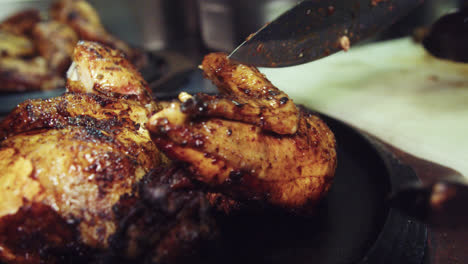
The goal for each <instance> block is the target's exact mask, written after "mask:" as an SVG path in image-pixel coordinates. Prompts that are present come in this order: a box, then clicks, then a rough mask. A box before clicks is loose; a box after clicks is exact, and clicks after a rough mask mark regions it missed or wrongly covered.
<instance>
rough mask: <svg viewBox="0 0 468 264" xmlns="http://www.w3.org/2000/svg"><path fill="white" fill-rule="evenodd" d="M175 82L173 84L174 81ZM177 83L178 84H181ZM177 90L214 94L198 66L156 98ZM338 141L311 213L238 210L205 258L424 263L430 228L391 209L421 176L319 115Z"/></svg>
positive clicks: (293, 263) (323, 263) (159, 90)
mask: <svg viewBox="0 0 468 264" xmlns="http://www.w3.org/2000/svg"><path fill="white" fill-rule="evenodd" d="M176 84H177V85H178V86H176ZM179 84H180V85H179ZM180 91H187V92H189V93H196V92H200V91H207V92H209V93H212V92H214V91H215V89H214V87H213V86H212V85H210V84H209V82H207V81H206V80H203V79H202V75H201V72H200V71H199V70H193V71H191V72H186V73H184V74H182V75H181V76H179V77H178V78H176V79H174V80H173V82H168V83H166V84H165V85H163V86H160V87H157V88H156V89H155V91H154V92H155V95H156V97H157V98H159V99H161V98H175V97H176V96H177V94H178V93H179V92H180ZM323 118H324V120H325V121H326V123H327V124H328V125H329V126H330V128H331V129H332V131H333V132H334V133H335V135H336V138H337V143H338V168H337V171H336V175H335V181H334V183H333V186H332V188H331V190H330V192H329V194H328V195H327V196H326V198H325V199H324V200H323V201H322V202H321V203H320V205H319V207H318V208H317V212H316V215H315V216H314V217H312V218H301V217H292V216H287V215H282V214H279V213H271V214H270V213H269V214H261V215H255V216H253V215H240V216H235V217H231V218H229V220H227V221H225V223H224V224H223V225H222V230H223V234H224V240H223V241H222V242H219V245H218V250H212V251H210V252H209V253H206V254H205V255H204V256H203V259H202V262H204V263H226V264H230V263H244V264H247V263H256V264H259V263H272V264H273V263H278V264H279V263H281V264H284V263H291V264H296V263H297V264H302V263H304V264H306V263H310V264H312V263H314V264H315V263H321V264H345V263H379V264H386V263H388V264H390V263H398V264H400V263H411V264H420V263H422V262H423V260H424V256H425V249H426V243H427V228H426V226H425V225H424V224H422V223H420V222H418V221H416V220H414V219H411V218H410V217H407V216H405V215H403V214H402V213H399V212H398V211H397V210H395V209H392V208H390V207H389V206H388V203H387V201H388V197H389V195H390V194H391V192H392V191H395V190H396V189H397V188H398V187H399V186H402V185H405V184H407V183H413V182H416V181H418V178H417V177H416V175H415V173H414V172H413V170H412V169H411V168H409V167H407V166H404V165H402V164H401V163H400V162H399V161H398V160H397V159H396V158H395V157H394V156H393V155H392V154H391V153H390V152H389V151H388V150H387V149H386V148H385V147H384V146H383V145H380V144H379V143H377V142H376V141H374V140H372V139H370V138H368V137H366V136H364V135H362V134H361V133H360V132H358V131H357V130H355V129H353V128H351V127H350V126H348V125H346V124H344V123H342V122H340V121H338V120H336V119H333V118H330V117H326V116H323Z"/></svg>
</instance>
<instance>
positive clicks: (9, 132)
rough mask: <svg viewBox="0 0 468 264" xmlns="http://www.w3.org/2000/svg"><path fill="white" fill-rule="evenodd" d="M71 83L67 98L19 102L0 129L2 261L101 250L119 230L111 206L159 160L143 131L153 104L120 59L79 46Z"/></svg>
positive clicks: (94, 47)
mask: <svg viewBox="0 0 468 264" xmlns="http://www.w3.org/2000/svg"><path fill="white" fill-rule="evenodd" d="M104 69H106V70H104ZM69 76H70V77H69V82H68V88H69V89H68V90H69V92H68V93H66V94H65V95H63V96H60V97H57V98H53V99H49V100H29V101H26V102H24V103H22V104H20V105H19V106H18V107H17V108H16V109H15V110H13V112H12V113H10V115H8V116H7V117H6V118H5V120H3V122H2V123H1V124H0V127H1V132H0V134H1V138H2V141H1V143H0V147H1V149H0V157H1V158H0V166H1V168H2V170H3V174H2V176H1V177H0V189H1V192H0V196H1V199H0V216H1V219H0V255H1V257H2V259H3V260H5V261H8V262H14V263H21V262H23V263H35V262H39V260H40V261H46V262H52V261H54V259H53V256H54V255H53V254H51V253H50V252H49V253H48V254H45V252H48V251H51V252H53V251H57V250H58V251H63V250H65V249H66V248H67V247H73V246H75V247H78V245H83V246H86V247H91V248H98V249H100V248H106V247H107V245H108V238H109V236H110V235H112V234H113V233H114V232H115V230H116V228H117V223H116V220H115V218H114V216H113V211H112V207H113V206H114V205H115V204H116V203H117V202H118V201H119V199H120V197H121V196H123V195H126V194H131V193H132V188H133V185H134V184H135V183H137V182H138V181H139V180H140V179H142V178H143V176H144V175H145V174H146V173H148V172H149V171H150V170H151V169H152V168H155V167H158V166H161V164H162V162H163V161H162V158H161V155H160V153H159V152H158V150H157V149H156V146H155V144H154V143H153V142H152V140H151V138H150V136H149V133H148V131H147V129H146V128H145V124H146V122H147V120H148V116H149V115H150V114H152V113H154V112H156V111H157V110H158V106H157V104H156V103H155V102H154V101H152V99H151V97H150V92H149V90H148V87H147V85H146V82H145V81H144V80H143V79H142V77H141V76H140V75H139V74H138V72H137V71H136V70H135V68H134V67H133V66H132V65H131V64H130V63H129V62H128V61H127V60H126V59H125V58H124V57H123V56H122V55H121V54H120V53H119V52H117V51H115V50H111V49H108V48H105V47H103V46H100V45H97V44H95V43H90V42H80V43H79V44H78V45H77V47H76V49H75V52H74V66H73V67H72V68H71V69H70V72H69ZM42 254H45V257H44V256H42ZM49 257H50V259H49Z"/></svg>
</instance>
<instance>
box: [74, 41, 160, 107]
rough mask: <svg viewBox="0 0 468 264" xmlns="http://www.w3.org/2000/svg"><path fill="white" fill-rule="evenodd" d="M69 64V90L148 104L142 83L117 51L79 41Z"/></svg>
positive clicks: (148, 98)
mask: <svg viewBox="0 0 468 264" xmlns="http://www.w3.org/2000/svg"><path fill="white" fill-rule="evenodd" d="M73 61H74V62H73V63H72V65H71V66H70V69H69V70H68V73H67V75H68V85H67V89H68V90H69V91H71V92H83V93H97V94H103V95H108V96H118V97H123V98H129V97H135V98H136V99H137V100H138V101H140V102H142V103H144V104H148V103H151V102H152V100H153V99H152V97H151V90H150V89H149V87H148V85H146V82H145V80H144V79H143V77H141V75H140V74H139V73H138V71H137V70H136V69H135V67H133V65H132V64H131V63H130V62H129V61H128V60H127V59H125V57H124V56H123V55H122V53H121V52H119V51H117V50H113V49H110V48H108V47H105V46H102V45H100V44H98V43H93V42H82V41H80V42H79V43H78V45H77V46H76V48H75V51H74V55H73Z"/></svg>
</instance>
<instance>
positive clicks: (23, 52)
mask: <svg viewBox="0 0 468 264" xmlns="http://www.w3.org/2000/svg"><path fill="white" fill-rule="evenodd" d="M34 52H35V50H34V43H33V42H32V41H31V40H29V39H28V38H27V37H25V36H23V35H18V34H14V33H11V32H9V31H6V30H3V29H0V58H1V57H25V56H31V55H33V54H34Z"/></svg>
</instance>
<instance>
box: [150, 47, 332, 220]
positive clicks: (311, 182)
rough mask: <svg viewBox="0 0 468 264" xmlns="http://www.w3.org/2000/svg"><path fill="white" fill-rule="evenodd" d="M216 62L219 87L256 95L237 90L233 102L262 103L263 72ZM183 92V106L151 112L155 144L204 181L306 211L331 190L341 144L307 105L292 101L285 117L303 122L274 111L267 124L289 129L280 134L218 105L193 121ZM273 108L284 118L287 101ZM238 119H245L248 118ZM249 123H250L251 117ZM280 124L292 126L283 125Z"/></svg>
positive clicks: (236, 194) (235, 193)
mask: <svg viewBox="0 0 468 264" xmlns="http://www.w3.org/2000/svg"><path fill="white" fill-rule="evenodd" d="M211 56H219V55H211ZM211 56H208V61H211V60H210V58H212V57H211ZM221 60H222V61H224V64H230V63H231V62H229V61H227V60H226V59H225V57H223V58H222V59H221ZM215 61H216V60H215ZM206 62H207V60H205V63H206ZM218 66H219V65H218ZM212 68H213V69H216V68H217V69H218V71H212V70H211V67H208V65H206V64H205V65H204V66H203V69H204V70H205V71H207V72H208V73H207V74H206V75H207V76H208V77H210V78H213V79H214V82H215V83H217V84H218V86H220V87H222V88H221V91H226V90H227V88H225V87H234V88H236V87H242V88H239V89H242V90H244V89H249V90H250V92H249V93H248V94H251V95H253V98H252V102H250V101H249V98H248V97H247V96H242V98H241V99H237V98H236V97H235V96H233V94H228V96H227V98H229V100H235V101H236V102H237V101H240V100H242V102H243V103H244V104H250V105H257V102H258V100H259V99H258V97H256V96H254V95H256V94H262V91H264V88H265V81H264V80H265V79H264V78H265V77H264V76H263V75H261V74H260V73H259V72H258V71H256V70H255V71H252V70H253V68H251V67H246V66H240V65H237V66H236V69H238V70H239V71H242V70H241V69H245V70H246V71H247V72H248V73H246V75H247V76H248V78H235V77H237V76H239V74H240V75H242V74H241V73H238V74H233V73H232V67H228V66H223V67H215V66H213V67H212ZM224 71H227V72H224ZM213 74H214V75H213ZM220 76H221V77H220ZM232 78H234V80H232ZM234 88H233V89H234ZM269 89H271V88H269ZM269 89H268V90H269ZM275 92H277V90H276V89H275ZM180 98H181V100H182V101H185V102H184V103H182V107H181V106H180V105H179V103H172V104H171V105H170V106H169V107H166V108H164V109H163V110H162V111H160V112H159V113H157V114H155V115H154V116H153V117H151V119H150V121H149V123H148V125H147V126H148V128H149V129H150V131H151V132H152V134H153V136H154V137H153V139H154V140H155V142H156V144H157V146H158V147H159V148H160V149H161V150H162V151H164V152H165V153H166V154H167V155H168V156H169V157H170V158H172V159H174V160H180V161H184V162H186V163H188V164H189V166H190V169H191V171H192V172H193V173H194V174H195V177H196V178H197V179H198V180H200V181H202V182H205V183H208V184H209V185H210V186H211V187H212V188H213V189H214V190H217V191H220V192H222V193H226V194H229V195H230V196H231V197H233V198H235V199H241V200H242V199H245V200H248V199H253V200H264V201H267V203H270V204H273V205H276V206H279V207H282V208H285V209H287V210H290V211H301V212H302V213H309V212H310V210H311V208H312V207H313V206H314V205H315V204H316V203H317V201H318V200H319V199H320V198H321V197H322V196H323V195H324V194H325V193H326V192H327V191H328V189H329V187H330V185H331V182H332V179H333V176H334V172H335V168H336V162H337V157H336V150H335V147H336V145H335V138H334V135H333V133H332V132H331V130H330V129H329V128H328V127H327V125H326V124H325V123H324V122H323V121H322V120H321V119H320V118H319V117H318V116H316V115H314V114H311V113H308V112H307V111H305V110H304V109H300V110H297V108H296V107H295V106H294V105H292V106H286V107H285V108H284V109H285V111H286V113H285V116H289V117H290V118H292V119H293V120H294V119H296V120H298V121H297V123H296V122H286V123H282V122H280V121H278V122H277V121H275V119H274V116H272V118H273V119H272V120H273V121H272V122H270V124H271V125H270V126H267V128H268V129H269V130H273V131H281V132H290V133H289V134H287V135H280V134H277V133H274V132H271V131H266V130H265V126H264V125H263V126H262V125H261V124H259V125H252V124H246V123H242V122H239V121H233V120H226V119H231V118H233V115H232V114H231V112H230V111H227V112H226V111H224V112H222V111H221V112H220V111H216V107H215V106H213V109H214V110H213V111H201V112H202V113H204V114H203V116H204V117H203V118H198V119H194V118H193V117H191V116H190V114H191V113H193V111H185V112H186V113H183V112H182V111H181V109H183V110H185V109H186V108H185V105H186V104H187V103H189V104H190V105H193V103H191V102H190V101H191V100H192V99H189V96H186V95H185V96H181V97H180ZM200 98H203V96H201V97H200ZM217 98H218V99H217V101H211V102H207V104H208V105H210V104H212V103H216V102H219V101H220V100H221V101H227V100H225V99H224V98H223V95H221V96H219V97H217ZM271 100H272V101H273V100H274V99H271ZM267 101H269V100H267ZM215 105H216V104H215ZM260 108H261V107H260ZM272 109H273V110H275V113H277V114H278V115H279V116H283V114H282V113H281V110H282V109H283V108H282V107H281V106H280V107H278V108H272ZM294 110H296V111H297V112H295V111H294ZM222 113H226V115H225V116H223V115H222ZM268 113H269V114H270V113H272V112H268ZM292 113H294V114H292ZM296 113H297V114H298V116H296ZM210 114H213V116H214V117H211V116H210ZM196 116H199V114H197V115H196ZM291 116H294V117H291ZM218 117H224V118H226V119H221V118H218ZM234 117H235V119H238V120H243V119H242V116H237V115H234ZM247 122H251V119H249V116H248V118H247ZM252 123H256V122H252ZM281 125H285V126H288V127H286V128H284V129H281ZM292 131H295V132H294V133H291V132H292Z"/></svg>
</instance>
